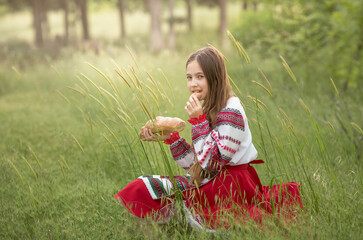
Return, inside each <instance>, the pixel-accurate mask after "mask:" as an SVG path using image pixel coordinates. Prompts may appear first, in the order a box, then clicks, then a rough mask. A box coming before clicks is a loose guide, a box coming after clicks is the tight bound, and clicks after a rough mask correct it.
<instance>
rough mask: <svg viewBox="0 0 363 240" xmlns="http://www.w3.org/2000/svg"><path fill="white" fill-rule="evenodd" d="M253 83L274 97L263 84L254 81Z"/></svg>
mask: <svg viewBox="0 0 363 240" xmlns="http://www.w3.org/2000/svg"><path fill="white" fill-rule="evenodd" d="M252 82H253V83H255V84H257V85H258V86H260V87H261V88H262V89H263V90H265V91H266V92H267V93H268V94H269V95H270V96H271V97H272V93H271V92H270V91H269V90H268V89H267V88H266V87H265V86H264V85H263V84H262V83H259V82H257V81H255V80H252Z"/></svg>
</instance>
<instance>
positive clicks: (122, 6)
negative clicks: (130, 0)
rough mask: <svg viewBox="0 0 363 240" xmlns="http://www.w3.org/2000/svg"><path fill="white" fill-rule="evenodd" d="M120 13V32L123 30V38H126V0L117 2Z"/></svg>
mask: <svg viewBox="0 0 363 240" xmlns="http://www.w3.org/2000/svg"><path fill="white" fill-rule="evenodd" d="M117 3H118V4H117V6H118V11H119V13H120V30H121V38H125V37H126V29H125V8H126V6H125V0H118V2H117Z"/></svg>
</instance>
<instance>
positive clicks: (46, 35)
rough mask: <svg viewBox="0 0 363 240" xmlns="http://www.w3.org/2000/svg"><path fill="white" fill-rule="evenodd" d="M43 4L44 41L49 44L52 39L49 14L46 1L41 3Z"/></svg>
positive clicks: (43, 0)
mask: <svg viewBox="0 0 363 240" xmlns="http://www.w3.org/2000/svg"><path fill="white" fill-rule="evenodd" d="M40 2H41V11H40V13H41V22H42V23H41V25H42V31H43V39H44V41H45V42H47V41H48V40H49V38H50V27H49V22H48V14H47V13H48V12H47V4H46V1H45V0H42V1H40Z"/></svg>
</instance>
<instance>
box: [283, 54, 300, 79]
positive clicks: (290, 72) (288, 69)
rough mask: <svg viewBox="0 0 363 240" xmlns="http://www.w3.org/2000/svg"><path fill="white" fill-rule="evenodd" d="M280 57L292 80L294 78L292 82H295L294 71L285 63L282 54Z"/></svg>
mask: <svg viewBox="0 0 363 240" xmlns="http://www.w3.org/2000/svg"><path fill="white" fill-rule="evenodd" d="M280 58H281V59H282V65H283V66H284V68H285V69H286V71H287V72H288V73H289V75H290V77H291V78H292V80H294V82H297V81H296V77H295V75H294V73H293V72H292V70H291V68H290V66H289V64H287V62H286V60H285V59H284V58H283V57H282V56H280Z"/></svg>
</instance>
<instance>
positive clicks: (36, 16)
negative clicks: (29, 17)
mask: <svg viewBox="0 0 363 240" xmlns="http://www.w3.org/2000/svg"><path fill="white" fill-rule="evenodd" d="M31 4H32V8H33V26H34V30H35V44H36V45H37V46H38V47H41V46H43V44H44V41H43V32H42V18H41V15H42V14H41V12H42V7H41V3H40V0H32V1H31Z"/></svg>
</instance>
